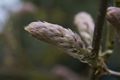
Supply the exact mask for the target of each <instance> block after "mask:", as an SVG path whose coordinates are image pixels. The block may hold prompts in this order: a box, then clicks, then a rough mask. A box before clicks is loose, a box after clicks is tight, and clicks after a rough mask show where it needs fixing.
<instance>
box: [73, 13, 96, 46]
mask: <svg viewBox="0 0 120 80" xmlns="http://www.w3.org/2000/svg"><path fill="white" fill-rule="evenodd" d="M74 24H75V25H76V26H77V28H78V30H79V33H80V35H81V37H82V38H83V40H84V41H85V43H86V44H87V46H88V47H90V46H91V44H92V39H93V32H94V21H93V19H92V17H91V16H90V14H88V13H86V12H80V13H78V14H76V15H75V17H74Z"/></svg>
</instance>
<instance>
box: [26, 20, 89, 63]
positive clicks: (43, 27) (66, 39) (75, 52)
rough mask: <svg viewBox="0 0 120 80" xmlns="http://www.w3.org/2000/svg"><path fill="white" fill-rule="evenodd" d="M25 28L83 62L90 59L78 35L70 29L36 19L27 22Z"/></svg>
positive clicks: (36, 36) (87, 61)
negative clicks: (29, 22)
mask: <svg viewBox="0 0 120 80" xmlns="http://www.w3.org/2000/svg"><path fill="white" fill-rule="evenodd" d="M25 30H26V31H28V32H29V33H30V34H31V35H33V36H34V37H35V38H37V39H39V40H41V41H44V42H47V43H50V44H53V45H56V46H58V47H60V48H62V49H64V50H65V51H66V52H67V53H68V54H69V55H71V56H73V57H75V58H77V59H79V60H80V61H82V62H84V63H89V61H90V60H89V56H90V55H91V54H90V52H89V51H87V50H86V48H85V45H84V43H83V41H82V40H81V38H80V37H79V35H77V34H76V33H74V32H72V31H71V30H70V29H65V28H63V27H62V26H60V25H57V24H51V23H48V22H41V21H38V22H32V23H31V24H29V25H28V26H27V27H25ZM90 59H91V58H90Z"/></svg>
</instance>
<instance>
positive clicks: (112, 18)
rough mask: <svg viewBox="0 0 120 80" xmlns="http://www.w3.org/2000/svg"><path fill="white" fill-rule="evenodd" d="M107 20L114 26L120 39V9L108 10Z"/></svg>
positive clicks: (111, 8) (112, 8)
mask: <svg viewBox="0 0 120 80" xmlns="http://www.w3.org/2000/svg"><path fill="white" fill-rule="evenodd" d="M106 18H107V20H108V21H109V22H110V23H111V24H112V25H113V26H114V28H115V30H116V33H117V36H118V37H119V39H120V8H118V7H109V8H108V9H107V15H106Z"/></svg>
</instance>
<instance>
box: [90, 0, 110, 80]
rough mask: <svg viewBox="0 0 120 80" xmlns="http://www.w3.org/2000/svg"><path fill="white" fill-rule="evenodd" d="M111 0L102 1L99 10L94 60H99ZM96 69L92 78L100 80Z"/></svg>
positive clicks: (95, 33)
mask: <svg viewBox="0 0 120 80" xmlns="http://www.w3.org/2000/svg"><path fill="white" fill-rule="evenodd" d="M108 1H109V0H100V8H99V14H98V16H97V21H96V23H95V29H94V35H93V43H92V47H93V49H92V54H93V55H95V56H94V58H96V59H97V58H98V53H99V48H100V43H101V38H102V29H103V24H104V19H105V15H106V10H107V6H108ZM96 70H97V69H96V68H93V74H92V76H91V80H98V79H99V75H98V74H95V72H96Z"/></svg>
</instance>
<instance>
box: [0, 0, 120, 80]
mask: <svg viewBox="0 0 120 80" xmlns="http://www.w3.org/2000/svg"><path fill="white" fill-rule="evenodd" d="M81 11H86V12H88V13H90V14H91V16H92V17H93V18H94V19H96V14H97V11H98V0H2V1H0V80H87V78H88V76H89V74H88V73H89V67H88V65H87V64H83V63H81V62H79V61H78V60H76V59H74V58H72V57H71V56H69V55H67V54H66V53H64V52H63V51H61V50H59V49H58V48H57V47H55V46H52V45H49V44H47V43H44V42H41V41H38V40H36V39H35V38H33V37H32V36H30V35H29V34H28V33H27V32H26V31H25V30H24V27H25V26H27V25H28V24H29V23H30V22H32V21H38V20H40V21H47V22H50V23H56V24H59V25H62V26H64V27H65V28H71V29H72V30H73V31H75V32H77V29H76V27H75V26H74V24H73V18H74V16H75V14H77V13H78V12H81ZM111 60H113V59H111ZM111 62H112V61H111ZM114 62H116V61H113V63H114ZM118 63H119V62H118ZM114 65H115V64H114ZM110 66H111V65H110ZM116 66H118V65H116ZM119 66H120V65H119ZM113 67H114V66H112V67H111V68H113ZM114 68H116V67H114ZM110 79H111V80H113V79H112V78H110ZM110 79H109V80H110ZM107 80H108V79H107ZM114 80H117V78H115V79H114Z"/></svg>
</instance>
